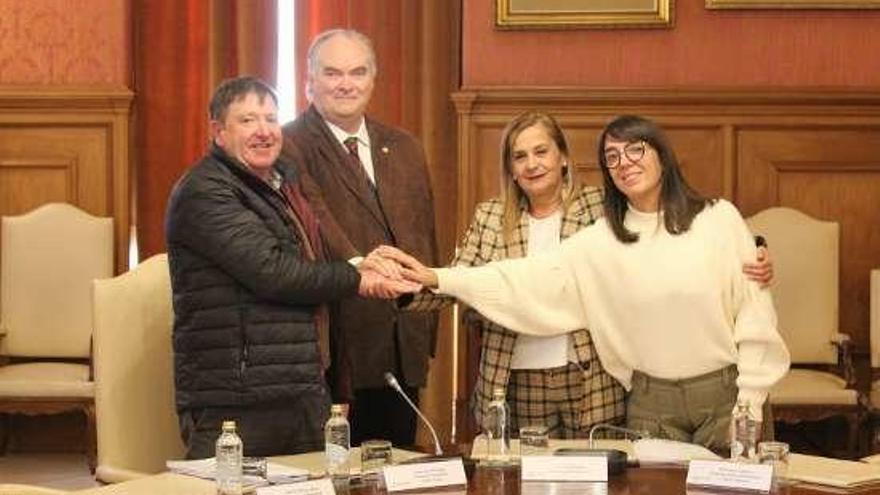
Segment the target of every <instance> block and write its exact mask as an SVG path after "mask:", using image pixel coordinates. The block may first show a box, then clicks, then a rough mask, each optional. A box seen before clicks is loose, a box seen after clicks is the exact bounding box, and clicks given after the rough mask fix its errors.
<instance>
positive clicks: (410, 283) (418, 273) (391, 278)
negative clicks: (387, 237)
mask: <svg viewBox="0 0 880 495" xmlns="http://www.w3.org/2000/svg"><path fill="white" fill-rule="evenodd" d="M358 270H359V271H360V272H361V286H360V289H359V291H358V293H359V294H360V295H361V296H363V297H379V298H384V299H394V298H397V297H400V296H401V295H403V294H408V293H416V292H419V291H420V290H422V287H436V286H437V276H436V275H435V274H434V272H433V271H432V270H431V269H430V268H428V267H426V266H425V265H423V264H422V263H421V262H419V260H417V259H415V258H413V257H412V256H410V255H408V254H406V253H405V252H403V251H401V250H400V249H397V248H395V247H392V246H379V247H377V248H376V249H374V250H373V251H372V252H370V254H369V255H368V256H367V257H366V258H365V259H364V261H362V262H361V264H360V266H359V267H358Z"/></svg>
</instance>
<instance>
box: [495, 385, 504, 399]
mask: <svg viewBox="0 0 880 495" xmlns="http://www.w3.org/2000/svg"><path fill="white" fill-rule="evenodd" d="M505 395H506V394H505V393H504V389H503V388H501V387H498V388H494V389H492V397H499V396H500V397H504V396H505Z"/></svg>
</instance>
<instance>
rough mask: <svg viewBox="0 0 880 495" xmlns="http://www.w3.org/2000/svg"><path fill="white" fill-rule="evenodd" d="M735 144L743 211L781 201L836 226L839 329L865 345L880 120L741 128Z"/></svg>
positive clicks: (879, 216) (879, 183) (878, 241)
mask: <svg viewBox="0 0 880 495" xmlns="http://www.w3.org/2000/svg"><path fill="white" fill-rule="evenodd" d="M738 142H739V152H740V155H741V161H740V167H739V171H738V172H739V180H740V184H741V185H742V187H741V189H740V194H739V195H738V196H739V197H738V201H739V203H741V204H742V207H743V209H746V210H749V211H752V210H754V211H758V210H760V209H763V208H766V207H768V206H773V205H784V206H789V207H792V208H797V209H799V210H801V211H804V212H805V213H807V214H809V215H812V216H814V217H817V218H821V219H824V220H833V221H836V222H838V223H840V228H841V238H840V252H841V253H842V256H841V258H840V294H841V305H840V328H841V330H843V331H846V332H848V333H851V334H853V336H854V338H855V340H856V342H857V344H858V345H859V346H860V347H865V348H867V346H868V343H869V342H868V335H867V333H866V329H867V327H866V325H867V322H868V321H869V314H868V312H869V304H868V301H869V278H868V277H869V275H868V274H869V273H870V270H871V269H873V268H877V266H878V259H877V252H878V251H877V250H878V249H880V236H878V235H877V234H876V233H875V232H876V231H877V230H878V229H877V225H880V209H878V208H877V203H878V198H880V159H878V156H880V123H874V124H867V125H865V126H860V127H844V128H837V127H830V128H829V127H825V128H808V129H784V130H779V129H766V128H761V129H750V128H743V129H740V131H739V139H738ZM769 242H770V245H771V249H772V245H773V241H772V240H769Z"/></svg>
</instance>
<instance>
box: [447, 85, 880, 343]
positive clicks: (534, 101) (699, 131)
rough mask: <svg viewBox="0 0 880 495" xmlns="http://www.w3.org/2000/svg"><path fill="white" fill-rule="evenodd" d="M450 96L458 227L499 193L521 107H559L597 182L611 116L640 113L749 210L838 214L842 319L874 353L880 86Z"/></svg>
mask: <svg viewBox="0 0 880 495" xmlns="http://www.w3.org/2000/svg"><path fill="white" fill-rule="evenodd" d="M453 101H454V102H455V103H456V109H457V111H458V123H459V128H458V135H459V140H458V146H459V150H458V157H459V164H458V166H459V174H458V177H459V188H458V195H459V197H458V198H457V201H456V203H457V204H458V211H457V216H458V220H457V222H456V224H457V225H458V233H459V235H460V234H461V233H462V232H463V231H464V229H465V228H466V227H467V222H469V221H470V218H471V216H472V214H473V209H474V206H475V205H476V203H477V202H479V201H482V200H485V199H488V198H490V197H493V196H495V195H497V193H498V185H497V182H498V180H497V174H498V166H499V164H498V160H499V142H500V136H501V131H502V129H503V128H504V125H506V123H507V122H508V121H509V120H510V119H511V118H512V117H513V116H515V115H516V114H518V113H520V112H522V111H525V110H530V109H538V110H544V111H548V112H550V113H552V114H553V115H554V116H555V117H556V118H557V120H559V122H560V124H561V125H562V126H563V128H564V129H565V130H566V132H567V135H568V139H569V141H570V145H571V148H572V154H573V155H574V156H573V157H572V158H573V160H574V162H575V167H576V170H577V172H578V173H579V174H580V175H581V177H582V178H584V179H585V180H586V181H587V182H588V183H592V184H600V183H601V177H600V175H599V170H598V168H596V156H595V155H596V152H595V146H596V139H597V137H598V134H599V132H600V131H601V129H602V126H603V125H604V124H605V123H606V122H607V121H608V120H609V119H610V118H611V117H612V116H614V115H619V114H623V113H635V114H641V115H645V116H648V117H650V118H652V119H654V120H656V121H657V122H659V123H660V124H661V125H662V126H663V127H664V128H665V129H666V130H667V133H668V135H669V138H670V140H671V141H672V143H673V146H674V147H675V149H676V152H677V154H678V156H679V159H680V161H681V162H682V167H683V168H684V170H685V174H686V175H687V177H688V179H689V180H690V182H691V183H692V184H693V185H694V186H695V187H696V188H698V189H699V190H700V191H702V192H704V193H705V194H707V195H712V196H722V197H725V198H727V199H730V200H732V201H734V202H735V203H736V204H737V206H738V207H739V208H740V210H741V212H742V213H743V215H744V216H748V215H751V214H754V213H756V212H757V211H759V210H761V209H763V208H767V207H769V206H775V205H779V206H790V207H794V208H799V209H801V210H804V211H806V212H807V213H810V214H812V215H814V216H817V217H820V218H826V219H833V220H835V221H837V222H840V224H841V252H842V253H844V255H843V256H842V257H841V279H840V280H841V282H840V283H841V291H840V294H841V296H842V297H841V301H840V303H841V317H840V321H841V328H842V329H846V330H847V331H849V332H851V335H852V336H853V338H854V341H855V343H856V348H857V351H858V352H867V348H868V309H867V308H868V303H867V302H868V296H869V292H868V291H869V286H868V272H869V270H870V269H871V268H876V267H878V266H880V229H878V228H877V225H880V209H878V208H876V204H877V201H878V198H880V159H878V158H877V157H880V91H877V90H876V89H870V90H869V89H860V90H850V89H846V88H841V89H834V90H824V89H823V90H811V89H798V88H792V89H786V90H743V89H726V88H709V89H692V90H691V89H682V88H653V89H607V88H584V87H577V88H575V87H570V88H569V87H552V88H550V87H520V88H506V87H492V88H465V89H463V90H462V91H459V92H457V93H455V94H454V95H453ZM771 250H772V241H771Z"/></svg>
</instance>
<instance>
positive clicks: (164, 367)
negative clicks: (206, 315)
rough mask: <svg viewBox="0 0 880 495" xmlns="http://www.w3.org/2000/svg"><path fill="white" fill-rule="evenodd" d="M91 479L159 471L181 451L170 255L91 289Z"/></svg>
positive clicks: (121, 478) (115, 479)
mask: <svg viewBox="0 0 880 495" xmlns="http://www.w3.org/2000/svg"><path fill="white" fill-rule="evenodd" d="M93 309H94V319H95V404H96V407H97V416H98V470H97V472H96V473H95V474H96V476H97V478H98V479H99V480H101V481H104V482H108V483H115V482H119V481H125V480H128V479H133V478H137V477H140V476H144V475H149V474H154V473H158V472H161V471H164V470H165V461H166V460H168V459H181V458H182V457H183V455H184V448H183V444H182V441H181V438H180V430H179V426H178V422H177V413H176V412H175V408H174V382H173V359H174V357H173V351H172V348H171V324H172V318H173V317H172V309H171V284H170V280H169V275H168V256H167V255H165V254H159V255H156V256H153V257H151V258H149V259H148V260H146V261H144V262H143V263H141V264H140V265H138V266H137V267H136V268H134V269H133V270H131V271H130V272H128V273H124V274H122V275H120V276H118V277H116V278H113V279H108V280H96V281H95V283H94V306H93Z"/></svg>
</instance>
